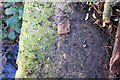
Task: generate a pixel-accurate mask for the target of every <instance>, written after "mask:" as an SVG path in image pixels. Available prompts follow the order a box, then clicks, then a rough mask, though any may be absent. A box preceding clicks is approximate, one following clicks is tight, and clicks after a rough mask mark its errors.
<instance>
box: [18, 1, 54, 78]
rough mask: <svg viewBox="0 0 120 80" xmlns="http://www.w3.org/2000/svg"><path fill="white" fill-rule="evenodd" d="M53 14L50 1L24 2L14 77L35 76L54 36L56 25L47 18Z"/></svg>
mask: <svg viewBox="0 0 120 80" xmlns="http://www.w3.org/2000/svg"><path fill="white" fill-rule="evenodd" d="M53 14H54V13H53V4H52V3H44V2H26V3H25V7H24V15H23V25H22V30H21V35H20V42H19V44H20V45H19V55H18V59H17V64H18V71H17V73H16V78H33V77H37V76H35V75H36V73H37V69H38V68H39V63H41V62H43V61H44V57H43V54H44V52H46V51H47V50H48V49H49V48H50V47H51V45H52V44H53V43H54V39H55V38H56V35H55V34H56V31H55V28H56V26H54V23H53V22H52V21H49V20H48V18H49V17H50V16H52V15H53ZM50 26H52V27H50ZM35 59H36V60H35Z"/></svg>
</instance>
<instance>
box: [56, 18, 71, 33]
mask: <svg viewBox="0 0 120 80" xmlns="http://www.w3.org/2000/svg"><path fill="white" fill-rule="evenodd" d="M57 29H58V34H59V35H60V34H67V33H69V32H70V21H69V20H64V21H63V22H61V23H58V25H57Z"/></svg>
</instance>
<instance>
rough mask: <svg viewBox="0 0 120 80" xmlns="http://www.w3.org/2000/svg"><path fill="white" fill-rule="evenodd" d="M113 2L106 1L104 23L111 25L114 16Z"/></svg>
mask: <svg viewBox="0 0 120 80" xmlns="http://www.w3.org/2000/svg"><path fill="white" fill-rule="evenodd" d="M110 1H111V0H105V4H104V11H103V22H105V23H109V22H110V17H111V14H112V6H111V2H110Z"/></svg>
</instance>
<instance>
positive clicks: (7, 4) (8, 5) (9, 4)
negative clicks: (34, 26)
mask: <svg viewBox="0 0 120 80" xmlns="http://www.w3.org/2000/svg"><path fill="white" fill-rule="evenodd" d="M10 6H12V2H9V3H6V4H5V5H4V7H10Z"/></svg>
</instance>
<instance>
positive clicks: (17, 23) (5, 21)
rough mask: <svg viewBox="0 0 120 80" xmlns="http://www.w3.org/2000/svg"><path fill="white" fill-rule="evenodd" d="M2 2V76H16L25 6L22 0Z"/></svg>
mask: <svg viewBox="0 0 120 80" xmlns="http://www.w3.org/2000/svg"><path fill="white" fill-rule="evenodd" d="M2 4H3V11H2V13H3V18H2V35H3V37H2V41H3V42H2V51H3V60H4V61H5V63H4V64H3V65H4V71H3V75H2V77H3V78H14V77H15V73H16V69H17V65H16V59H17V54H18V44H19V35H20V32H21V25H22V16H23V7H24V6H23V3H22V2H15V3H14V2H5V3H2Z"/></svg>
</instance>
